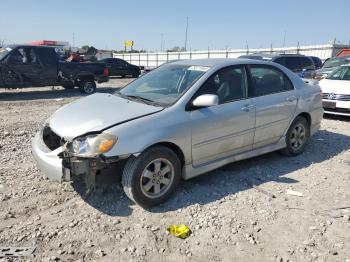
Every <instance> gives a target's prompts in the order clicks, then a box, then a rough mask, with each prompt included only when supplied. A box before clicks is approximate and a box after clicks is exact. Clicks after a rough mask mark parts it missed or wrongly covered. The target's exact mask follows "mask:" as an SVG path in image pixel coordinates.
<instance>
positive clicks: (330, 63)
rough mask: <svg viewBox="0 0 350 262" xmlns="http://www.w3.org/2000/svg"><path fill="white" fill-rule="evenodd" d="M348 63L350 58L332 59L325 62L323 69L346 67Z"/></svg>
mask: <svg viewBox="0 0 350 262" xmlns="http://www.w3.org/2000/svg"><path fill="white" fill-rule="evenodd" d="M348 62H350V57H348V58H345V57H341V58H331V59H329V60H327V61H326V62H324V65H323V67H324V68H330V67H337V66H341V65H344V64H346V63H348Z"/></svg>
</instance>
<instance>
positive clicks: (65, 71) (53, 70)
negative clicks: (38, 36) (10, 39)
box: [0, 45, 109, 94]
mask: <svg viewBox="0 0 350 262" xmlns="http://www.w3.org/2000/svg"><path fill="white" fill-rule="evenodd" d="M108 79H109V78H108V69H107V67H106V65H104V64H101V63H78V62H63V61H59V59H58V56H57V54H56V52H55V49H54V48H53V47H46V46H30V45H12V46H7V47H5V48H2V49H1V50H0V87H5V88H23V87H40V86H55V85H60V86H63V87H64V88H66V89H72V88H74V87H76V86H77V87H79V88H80V91H81V92H82V93H86V94H91V93H93V92H95V90H96V82H99V83H102V82H107V81H108Z"/></svg>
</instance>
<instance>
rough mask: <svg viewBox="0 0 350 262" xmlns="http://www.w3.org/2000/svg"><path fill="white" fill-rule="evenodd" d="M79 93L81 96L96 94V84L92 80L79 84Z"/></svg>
mask: <svg viewBox="0 0 350 262" xmlns="http://www.w3.org/2000/svg"><path fill="white" fill-rule="evenodd" d="M79 89H80V92H81V93H83V94H88V95H90V94H93V93H95V92H96V83H95V81H94V80H92V79H86V80H83V81H82V82H81V83H80V88H79Z"/></svg>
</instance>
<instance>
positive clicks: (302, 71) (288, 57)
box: [239, 54, 316, 78]
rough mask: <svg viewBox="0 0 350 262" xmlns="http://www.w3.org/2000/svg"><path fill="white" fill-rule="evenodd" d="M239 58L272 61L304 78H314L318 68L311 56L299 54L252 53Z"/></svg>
mask: <svg viewBox="0 0 350 262" xmlns="http://www.w3.org/2000/svg"><path fill="white" fill-rule="evenodd" d="M239 58H248V59H257V60H265V61H272V62H275V63H277V64H280V65H283V66H285V67H287V68H288V69H289V70H291V71H293V72H294V73H296V74H297V75H299V76H300V77H302V78H312V77H313V76H314V74H315V69H316V67H315V64H314V62H313V60H312V59H311V58H310V57H308V56H304V55H299V54H277V55H276V54H251V55H243V56H240V57H239Z"/></svg>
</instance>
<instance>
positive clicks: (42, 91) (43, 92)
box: [0, 87, 118, 101]
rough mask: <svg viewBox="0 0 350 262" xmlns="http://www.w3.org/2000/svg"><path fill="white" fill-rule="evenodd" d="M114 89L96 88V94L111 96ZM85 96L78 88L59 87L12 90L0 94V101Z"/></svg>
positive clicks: (115, 89)
mask: <svg viewBox="0 0 350 262" xmlns="http://www.w3.org/2000/svg"><path fill="white" fill-rule="evenodd" d="M117 90H118V88H115V87H97V88H96V93H108V94H111V93H113V92H115V91H117ZM83 96H87V95H86V94H82V93H81V92H80V91H79V88H74V89H67V90H66V89H63V88H61V87H54V88H48V87H45V88H38V90H35V91H32V90H30V91H27V90H25V89H18V92H14V91H13V90H11V91H9V92H7V91H3V92H1V93H0V101H28V100H41V99H61V98H71V97H83Z"/></svg>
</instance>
